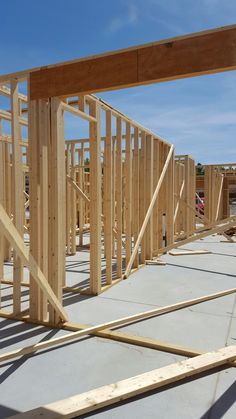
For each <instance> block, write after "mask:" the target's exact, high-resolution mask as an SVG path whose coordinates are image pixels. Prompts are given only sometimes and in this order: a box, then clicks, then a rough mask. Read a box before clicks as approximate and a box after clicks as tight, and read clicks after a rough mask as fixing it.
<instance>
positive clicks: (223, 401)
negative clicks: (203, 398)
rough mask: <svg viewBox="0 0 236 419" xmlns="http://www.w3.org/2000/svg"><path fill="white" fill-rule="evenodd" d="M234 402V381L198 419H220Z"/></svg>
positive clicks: (235, 391)
mask: <svg viewBox="0 0 236 419" xmlns="http://www.w3.org/2000/svg"><path fill="white" fill-rule="evenodd" d="M235 402H236V381H235V382H234V383H233V384H232V385H231V386H230V387H229V388H228V389H227V390H226V391H225V392H224V393H223V394H222V395H221V396H220V397H219V399H217V400H216V401H215V403H214V404H213V405H212V406H211V407H210V408H209V409H208V411H207V412H206V413H204V415H203V416H201V418H200V419H221V418H223V417H224V415H225V413H226V412H227V411H228V410H229V409H230V408H231V406H233V404H234V403H235Z"/></svg>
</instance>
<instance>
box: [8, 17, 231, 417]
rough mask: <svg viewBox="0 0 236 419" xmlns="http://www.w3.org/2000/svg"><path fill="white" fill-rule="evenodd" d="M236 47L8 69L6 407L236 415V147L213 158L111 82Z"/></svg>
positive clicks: (177, 42) (223, 31) (210, 34)
mask: <svg viewBox="0 0 236 419" xmlns="http://www.w3.org/2000/svg"><path fill="white" fill-rule="evenodd" d="M235 46H236V25H234V26H226V27H222V28H217V29H213V30H208V31H204V32H198V33H192V34H189V35H186V36H179V37H176V38H171V39H165V40H162V41H156V42H153V43H151V44H144V45H140V46H134V47H131V48H128V49H123V50H118V51H112V52H109V53H104V54H101V55H96V56H92V57H90V56H89V57H86V58H82V59H78V60H74V61H70V62H62V63H59V64H54V65H49V66H46V67H38V68H32V69H29V70H25V71H20V72H17V73H11V74H6V75H0V97H1V102H0V103H1V109H0V336H1V340H0V383H1V387H0V418H8V417H14V418H19V419H20V418H22V419H28V418H29V419H30V418H42V419H44V418H45V419H54V418H77V417H78V418H79V417H83V418H85V417H92V418H93V417H96V418H101V419H105V418H111V417H112V418H121V417H122V418H123V419H126V418H127V419H128V418H140V419H141V418H153V419H154V418H161V419H170V418H181V419H191V418H196V419H220V418H231V419H233V418H235V417H236V407H235V401H236V396H235V395H236V384H235V383H236V382H235V378H236V374H235V371H236V370H235V367H236V342H235V341H236V285H235V277H236V271H235V257H236V244H235V243H236V237H235V235H236V156H234V157H232V162H228V163H227V162H225V161H222V162H220V163H215V162H214V161H212V162H211V164H203V165H202V166H201V167H200V166H199V165H197V163H198V162H197V161H195V158H194V156H192V155H189V151H188V150H187V149H186V154H183V155H179V154H176V151H175V144H172V143H171V142H169V141H168V139H166V138H162V137H161V136H159V135H158V133H155V132H153V131H151V130H150V129H149V128H146V127H145V126H143V125H142V124H141V123H140V122H139V121H135V120H133V119H131V118H130V117H129V115H126V114H124V113H123V110H122V109H116V108H115V107H114V106H112V105H111V104H109V103H107V101H105V100H104V99H102V98H101V97H100V96H99V95H100V93H102V92H106V91H113V90H118V89H124V88H129V87H135V86H141V85H147V84H152V83H162V82H165V81H170V80H178V79H183V78H190V77H195V76H200V75H201V76H203V77H204V76H205V75H207V74H213V73H219V72H226V71H231V70H236V54H235ZM71 121H72V122H71ZM70 123H73V124H74V126H75V127H76V132H77V136H75V138H68V137H67V135H66V128H65V127H66V126H67V125H68V124H70ZM232 154H233V153H232Z"/></svg>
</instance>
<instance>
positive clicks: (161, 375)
mask: <svg viewBox="0 0 236 419" xmlns="http://www.w3.org/2000/svg"><path fill="white" fill-rule="evenodd" d="M235 358H236V346H229V347H228V348H222V349H219V350H218V351H215V352H207V353H206V354H203V355H199V356H196V357H194V358H192V359H190V360H189V359H187V360H185V361H181V362H177V363H174V364H171V365H168V366H165V367H162V368H158V369H156V370H152V371H148V372H146V373H143V374H140V375H137V376H135V377H130V378H128V379H126V380H122V381H118V382H116V383H113V384H109V385H105V386H103V387H99V388H97V389H94V390H90V391H88V392H86V393H82V394H78V395H75V396H72V397H69V398H67V399H64V400H60V401H57V402H54V403H51V404H48V405H46V406H42V407H39V408H38V409H34V410H31V411H29V412H25V413H20V414H17V415H15V416H14V417H15V418H19V419H20V418H22V419H23V418H24V419H29V418H31V419H32V418H44V419H54V418H59V417H63V418H75V417H79V416H81V415H83V414H86V413H89V412H92V411H96V410H98V409H99V408H102V407H105V406H109V405H112V404H114V403H117V402H119V401H122V400H126V399H129V398H131V397H135V396H138V395H140V394H143V393H145V392H147V391H151V390H156V389H158V388H161V387H163V386H165V385H167V384H172V383H175V382H178V381H180V380H183V379H185V378H187V377H193V376H195V375H197V374H199V373H202V372H204V371H208V370H211V369H213V368H216V367H218V366H221V365H224V364H226V363H227V362H228V361H232V360H234V359H235Z"/></svg>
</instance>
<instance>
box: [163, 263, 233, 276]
mask: <svg viewBox="0 0 236 419" xmlns="http://www.w3.org/2000/svg"><path fill="white" fill-rule="evenodd" d="M166 265H168V266H175V267H176V268H183V269H190V270H191V271H199V272H206V273H209V274H214V275H222V276H229V277H230V278H236V275H233V274H227V273H226V272H217V271H210V270H208V269H202V268H193V267H192V266H184V265H177V264H175V263H170V262H166Z"/></svg>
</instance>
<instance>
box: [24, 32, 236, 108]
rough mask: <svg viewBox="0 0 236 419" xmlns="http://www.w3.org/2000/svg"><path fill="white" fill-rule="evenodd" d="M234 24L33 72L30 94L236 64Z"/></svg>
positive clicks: (69, 92)
mask: <svg viewBox="0 0 236 419" xmlns="http://www.w3.org/2000/svg"><path fill="white" fill-rule="evenodd" d="M235 41H236V26H235V25H232V26H226V27H223V28H219V29H213V30H209V31H205V32H199V33H195V34H190V35H187V36H181V37H177V38H171V39H166V40H164V41H159V42H156V43H152V44H147V45H141V46H139V47H133V48H129V49H126V50H120V51H113V52H111V53H106V54H102V55H97V56H94V57H89V58H82V59H80V60H76V61H73V62H69V63H65V64H63V63H62V64H59V65H56V66H51V67H50V66H49V67H44V68H42V69H39V70H36V71H34V72H32V73H31V74H30V83H31V91H30V95H31V99H32V100H34V99H42V98H47V97H52V96H74V95H79V94H88V93H94V92H99V91H105V90H114V89H121V88H125V87H131V86H138V85H142V84H147V83H149V84H150V83H157V82H163V81H166V80H175V79H180V78H184V77H193V76H199V75H203V74H211V73H216V72H220V71H228V70H235V69H236V58H235V54H234V53H233V51H234V45H235Z"/></svg>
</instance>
